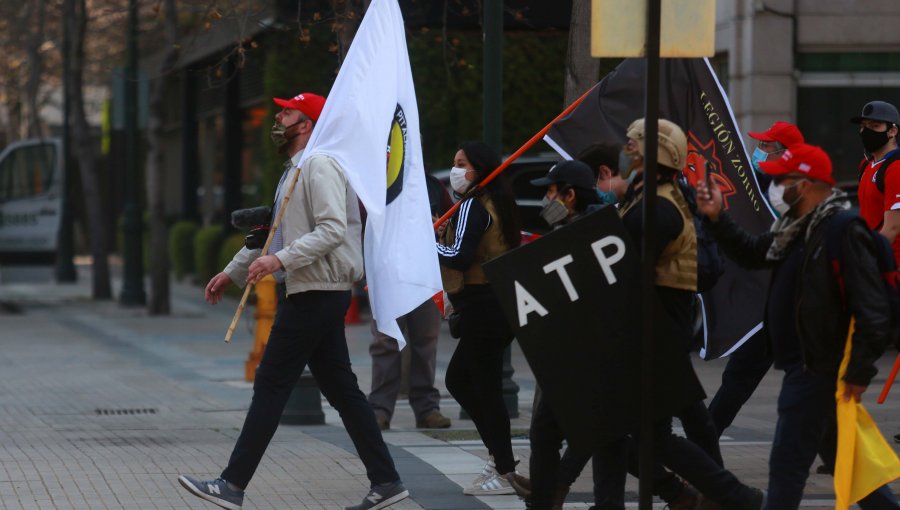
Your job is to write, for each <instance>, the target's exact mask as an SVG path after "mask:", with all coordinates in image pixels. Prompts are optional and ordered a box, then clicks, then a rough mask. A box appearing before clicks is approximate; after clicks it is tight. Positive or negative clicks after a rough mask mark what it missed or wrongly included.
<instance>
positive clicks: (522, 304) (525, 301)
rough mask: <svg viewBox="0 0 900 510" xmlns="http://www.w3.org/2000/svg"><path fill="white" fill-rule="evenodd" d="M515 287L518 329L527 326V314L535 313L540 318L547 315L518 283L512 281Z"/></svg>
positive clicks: (545, 310)
mask: <svg viewBox="0 0 900 510" xmlns="http://www.w3.org/2000/svg"><path fill="white" fill-rule="evenodd" d="M513 283H515V285H516V308H517V309H518V311H519V327H523V326H525V325H526V324H528V314H529V313H532V312H537V314H538V315H540V316H541V317H543V316H545V315H547V309H546V308H544V307H543V306H542V305H541V304H540V303H539V302H538V300H537V299H535V298H534V296H532V295H531V293H530V292H528V291H527V290H525V287H523V286H522V285H521V284H520V283H519V282H518V281H513Z"/></svg>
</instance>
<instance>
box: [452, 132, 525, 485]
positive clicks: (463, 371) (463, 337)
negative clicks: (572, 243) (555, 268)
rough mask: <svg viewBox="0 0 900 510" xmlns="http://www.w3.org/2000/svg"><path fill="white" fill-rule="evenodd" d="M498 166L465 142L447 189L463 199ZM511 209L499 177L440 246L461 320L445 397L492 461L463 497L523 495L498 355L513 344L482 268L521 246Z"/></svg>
mask: <svg viewBox="0 0 900 510" xmlns="http://www.w3.org/2000/svg"><path fill="white" fill-rule="evenodd" d="M499 165H500V158H499V156H498V155H497V153H496V152H494V150H493V149H491V148H490V147H489V146H488V145H487V144H485V143H483V142H466V143H463V144H462V145H461V146H460V149H459V150H458V151H457V152H456V155H455V156H454V159H453V169H452V170H451V172H450V185H451V186H452V187H453V189H454V191H456V192H457V193H459V194H460V195H463V194H465V193H466V192H467V191H469V190H470V189H472V187H473V186H477V185H478V183H479V182H481V180H483V179H484V178H485V177H486V176H487V175H488V174H489V173H490V172H491V171H492V170H494V169H495V168H496V167H498V166H499ZM519 242H520V233H519V221H518V217H517V212H516V202H515V197H514V195H513V193H512V190H511V189H510V187H509V184H508V183H507V182H506V180H505V179H504V178H503V176H502V175H501V176H500V177H498V178H497V179H495V180H494V181H492V182H490V183H489V184H487V185H486V186H485V187H484V188H483V189H481V190H479V192H478V193H476V194H475V196H472V197H469V198H466V199H465V200H463V202H462V204H460V208H459V210H458V211H457V213H456V214H455V215H454V216H453V217H452V218H451V220H450V224H449V225H448V226H447V228H446V229H445V230H444V231H443V232H442V234H441V236H440V241H439V242H438V244H437V251H438V257H439V259H440V264H441V273H442V275H443V277H444V290H446V291H447V294H448V296H449V297H450V302H451V303H452V304H453V308H454V309H455V310H456V312H457V313H458V314H459V335H460V339H459V344H458V345H457V347H456V350H455V351H454V352H453V357H452V358H451V359H450V364H449V365H448V366H447V376H446V384H447V390H449V391H450V394H451V395H453V398H455V399H456V401H457V402H459V405H460V406H462V408H463V409H464V410H465V411H466V413H468V415H469V416H470V417H471V418H472V421H473V422H474V423H475V427H476V428H477V429H478V433H479V435H480V436H481V440H482V441H483V442H484V444H485V446H486V447H487V449H488V452H489V454H490V456H491V459H490V460H488V462H487V464H486V465H485V468H484V471H483V472H482V475H481V476H479V477H478V478H477V479H476V480H475V482H474V483H473V484H472V486H470V487H468V488H466V489H465V490H464V491H463V493H464V494H468V495H477V496H482V495H488V494H513V493H515V492H517V491H518V492H519V493H520V494H527V493H528V492H529V491H530V484H529V482H528V479H527V478H525V477H523V476H521V475H519V474H518V473H516V468H515V465H516V461H515V459H514V458H513V452H512V443H511V440H510V431H509V426H510V425H509V413H507V411H506V405H505V403H504V401H503V387H502V371H503V352H504V350H505V349H506V347H507V346H509V344H510V342H512V339H513V333H512V329H511V328H510V326H509V324H507V322H506V319H505V318H504V314H503V310H502V309H501V308H500V303H499V302H498V301H497V298H496V297H494V294H493V292H492V291H491V284H490V282H489V281H488V280H487V277H486V276H485V274H484V271H483V270H482V269H481V265H482V264H483V263H485V262H487V261H489V260H492V259H494V258H496V257H498V256H500V255H502V254H504V253H506V252H507V251H509V250H510V249H512V248H515V247H516V246H518V245H519Z"/></svg>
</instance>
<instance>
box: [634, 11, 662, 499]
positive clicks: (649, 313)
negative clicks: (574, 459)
mask: <svg viewBox="0 0 900 510" xmlns="http://www.w3.org/2000/svg"><path fill="white" fill-rule="evenodd" d="M661 18H662V9H661V5H660V0H648V2H647V77H646V80H647V82H646V86H645V88H644V93H645V99H644V101H645V103H644V108H645V113H644V154H645V157H644V203H643V215H644V222H643V225H641V228H643V232H644V235H643V237H641V250H642V251H641V254H642V255H641V317H643V318H644V320H643V321H642V322H643V324H642V327H641V374H642V376H641V425H640V429H641V431H640V434H641V436H640V437H641V440H640V442H639V443H638V458H639V463H638V464H639V467H638V470H639V474H640V477H639V479H640V485H639V487H638V507H639V508H640V510H650V509H652V508H653V467H654V463H653V459H654V453H653V448H654V445H653V419H652V416H653V387H654V380H653V338H654V335H655V331H654V327H653V320H652V317H653V316H654V315H653V314H654V311H653V308H654V300H655V298H656V260H655V258H654V256H653V255H652V254H653V253H655V250H656V201H657V197H656V175H657V166H658V165H657V151H658V147H659V139H658V138H657V137H658V133H659V58H660V57H659V53H660V36H659V32H660V25H661Z"/></svg>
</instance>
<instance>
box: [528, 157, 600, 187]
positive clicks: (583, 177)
mask: <svg viewBox="0 0 900 510" xmlns="http://www.w3.org/2000/svg"><path fill="white" fill-rule="evenodd" d="M531 184H532V185H534V186H549V185H551V184H568V185H569V186H574V187H576V188H581V189H586V190H591V189H594V186H595V185H596V180H595V179H594V172H592V171H591V167H589V166H587V165H586V164H584V163H582V162H581V161H577V160H572V161H562V162H559V163H557V164H555V165H553V168H551V169H550V171H549V172H547V175H546V176H545V177H541V178H538V179H534V180H532V181H531Z"/></svg>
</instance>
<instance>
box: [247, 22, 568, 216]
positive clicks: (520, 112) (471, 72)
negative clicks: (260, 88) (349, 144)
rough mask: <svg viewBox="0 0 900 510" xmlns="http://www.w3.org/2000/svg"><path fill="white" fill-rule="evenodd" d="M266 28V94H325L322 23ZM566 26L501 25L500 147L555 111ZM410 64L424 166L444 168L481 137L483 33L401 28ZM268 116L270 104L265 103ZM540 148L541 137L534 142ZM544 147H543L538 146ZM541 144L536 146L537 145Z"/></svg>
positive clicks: (271, 167) (265, 185)
mask: <svg viewBox="0 0 900 510" xmlns="http://www.w3.org/2000/svg"><path fill="white" fill-rule="evenodd" d="M308 36H309V37H308V38H306V37H303V38H301V36H300V35H299V32H298V31H297V30H287V31H284V32H277V33H271V34H270V35H269V36H268V37H267V39H266V41H265V47H266V55H267V56H266V63H265V67H264V90H265V97H266V98H270V97H291V96H293V95H295V94H297V93H298V92H301V91H309V92H316V93H319V94H322V95H327V94H328V91H329V90H330V88H331V85H332V84H333V83H334V78H335V76H336V71H337V68H338V59H337V55H336V54H335V53H333V52H332V51H331V50H333V49H334V47H333V46H332V45H333V43H334V41H335V36H334V34H333V33H332V32H331V30H330V27H329V26H327V24H313V25H311V26H309V32H308ZM567 37H568V34H567V33H566V32H565V31H558V30H552V29H549V30H543V31H530V32H525V31H518V32H507V34H506V37H505V38H504V49H503V58H504V67H503V83H504V90H503V104H504V108H503V111H504V118H503V152H504V153H510V152H512V151H514V150H516V149H518V148H519V146H521V145H522V144H523V143H524V142H525V141H527V140H528V139H529V138H531V136H533V135H534V134H535V133H536V132H537V131H538V130H539V129H541V128H542V127H544V125H546V124H547V123H548V122H550V120H552V119H553V118H554V117H555V116H556V115H557V114H558V113H559V112H560V111H562V109H563V107H564V105H563V104H562V103H563V85H564V72H565V60H566V48H567V44H568V42H567ZM407 45H408V47H409V54H410V65H411V66H412V72H413V80H414V82H415V85H416V94H417V98H416V99H417V101H418V105H419V120H420V130H421V133H422V150H423V155H424V158H425V166H426V169H428V170H432V169H437V168H447V167H449V166H451V165H450V163H451V160H452V158H453V155H454V153H455V151H456V148H457V147H458V146H459V143H460V142H462V141H465V140H477V139H481V138H482V132H481V130H482V112H481V109H482V88H481V87H482V84H481V83H482V69H481V61H482V34H481V32H479V31H472V30H451V31H448V32H447V34H446V37H445V36H444V35H443V34H442V31H441V30H440V29H439V28H431V29H427V28H421V29H417V30H415V31H412V30H410V31H407ZM267 104H268V107H269V108H270V109H271V116H270V117H269V118H271V117H273V116H274V114H275V112H276V111H277V110H276V109H275V108H276V107H275V105H273V104H271V103H267ZM260 136H264V137H265V138H266V142H265V143H266V145H265V146H266V147H267V148H268V151H267V157H266V163H265V165H264V167H263V175H262V177H261V179H262V181H261V183H260V185H261V189H262V190H263V191H262V194H261V196H262V199H263V203H267V202H270V201H271V200H272V199H273V197H274V194H275V187H276V185H277V183H278V178H279V176H280V173H279V172H280V169H281V165H282V163H283V161H284V160H285V159H286V158H285V156H281V155H278V154H276V152H275V150H274V148H273V146H272V144H271V142H269V141H268V136H269V133H268V129H265V130H263V132H262V133H261V134H260ZM539 148H540V145H539ZM544 149H546V147H544ZM544 149H541V150H544Z"/></svg>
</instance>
